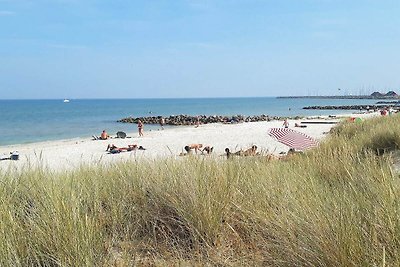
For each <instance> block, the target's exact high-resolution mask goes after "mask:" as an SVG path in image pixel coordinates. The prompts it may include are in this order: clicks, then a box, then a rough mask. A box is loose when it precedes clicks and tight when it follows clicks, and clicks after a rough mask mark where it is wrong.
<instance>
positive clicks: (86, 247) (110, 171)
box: [0, 116, 400, 266]
mask: <svg viewBox="0 0 400 267" xmlns="http://www.w3.org/2000/svg"><path fill="white" fill-rule="evenodd" d="M399 146H400V116H393V117H382V118H374V119H369V120H365V121H362V122H359V123H343V124H341V125H339V126H338V127H336V128H335V129H334V130H332V133H331V134H330V136H329V137H328V138H327V139H326V140H325V141H324V142H323V143H321V145H320V146H319V148H317V149H315V150H312V151H309V152H307V153H305V154H301V155H294V156H291V157H289V158H287V159H285V160H270V159H268V158H267V157H237V158H233V159H229V160H226V159H224V158H222V157H185V158H181V159H179V160H174V159H165V158H164V159H158V160H144V159H142V160H139V161H129V162H122V163H118V164H113V165H107V166H106V165H101V164H99V165H97V166H81V167H80V168H79V169H77V170H74V171H66V172H63V173H59V172H52V171H50V170H46V169H44V168H29V169H27V170H25V171H22V172H14V171H11V170H10V171H6V172H2V173H0V182H1V186H0V233H1V234H0V266H132V265H139V266H140V265H145V266H175V265H177V266H193V265H194V266H207V265H208V266H244V265H250V266H399V265H400V253H399V252H400V201H399V199H400V179H399V175H398V173H396V172H394V170H393V166H392V161H393V158H392V156H391V155H392V152H394V151H396V150H397V149H398V148H399Z"/></svg>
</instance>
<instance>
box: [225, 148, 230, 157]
mask: <svg viewBox="0 0 400 267" xmlns="http://www.w3.org/2000/svg"><path fill="white" fill-rule="evenodd" d="M225 153H226V158H227V159H229V158H230V157H231V156H232V152H231V151H230V150H229V148H225Z"/></svg>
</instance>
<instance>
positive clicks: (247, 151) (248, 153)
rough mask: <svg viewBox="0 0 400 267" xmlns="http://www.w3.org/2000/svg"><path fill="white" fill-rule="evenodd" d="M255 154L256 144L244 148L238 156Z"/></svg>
mask: <svg viewBox="0 0 400 267" xmlns="http://www.w3.org/2000/svg"><path fill="white" fill-rule="evenodd" d="M255 155H257V146H256V145H253V146H251V147H250V148H248V149H246V150H245V151H242V153H241V155H240V156H245V157H246V156H255Z"/></svg>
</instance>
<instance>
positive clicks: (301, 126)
mask: <svg viewBox="0 0 400 267" xmlns="http://www.w3.org/2000/svg"><path fill="white" fill-rule="evenodd" d="M294 127H300V128H307V125H301V124H299V123H297V122H296V123H295V124H294Z"/></svg>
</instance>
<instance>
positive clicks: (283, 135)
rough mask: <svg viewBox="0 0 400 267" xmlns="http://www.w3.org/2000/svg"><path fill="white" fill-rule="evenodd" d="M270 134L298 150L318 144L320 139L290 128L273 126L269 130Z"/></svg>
mask: <svg viewBox="0 0 400 267" xmlns="http://www.w3.org/2000/svg"><path fill="white" fill-rule="evenodd" d="M268 135H269V136H271V137H273V138H275V139H276V140H277V141H278V142H280V143H282V144H284V145H287V146H288V147H290V148H294V149H296V150H305V149H308V148H312V147H316V146H317V145H318V141H316V140H315V139H313V138H312V137H310V136H308V135H306V134H303V133H300V132H298V131H295V130H292V129H290V128H271V129H269V130H268Z"/></svg>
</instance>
